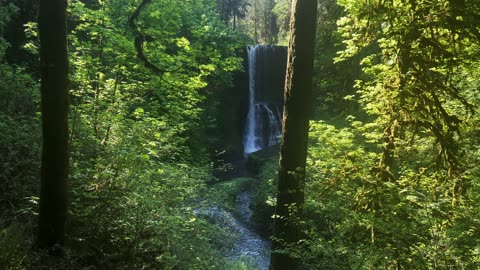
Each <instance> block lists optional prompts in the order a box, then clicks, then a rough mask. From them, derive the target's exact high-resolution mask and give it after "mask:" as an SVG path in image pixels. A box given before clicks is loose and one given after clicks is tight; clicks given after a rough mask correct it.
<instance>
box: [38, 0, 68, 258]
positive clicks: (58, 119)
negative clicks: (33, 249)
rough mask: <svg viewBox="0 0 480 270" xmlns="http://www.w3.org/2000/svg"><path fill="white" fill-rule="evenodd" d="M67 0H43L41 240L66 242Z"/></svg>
mask: <svg viewBox="0 0 480 270" xmlns="http://www.w3.org/2000/svg"><path fill="white" fill-rule="evenodd" d="M66 8H67V0H41V2H40V13H39V18H38V27H39V32H40V65H41V66H40V71H41V95H42V134H43V149H42V169H41V188H40V213H39V235H38V244H39V246H40V247H42V248H48V247H52V246H55V245H63V242H64V226H65V219H66V212H67V195H66V194H67V187H66V185H67V178H68V124H67V112H68V88H67V84H68V80H67V75H68V56H67V29H66Z"/></svg>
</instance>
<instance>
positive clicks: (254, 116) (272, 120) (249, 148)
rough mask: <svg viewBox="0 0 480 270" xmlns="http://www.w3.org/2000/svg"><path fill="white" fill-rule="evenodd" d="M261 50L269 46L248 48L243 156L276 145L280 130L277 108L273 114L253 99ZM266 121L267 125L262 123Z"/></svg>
mask: <svg viewBox="0 0 480 270" xmlns="http://www.w3.org/2000/svg"><path fill="white" fill-rule="evenodd" d="M261 49H269V46H264V45H257V46H254V47H248V75H249V84H248V85H249V98H248V114H247V121H246V128H245V137H244V151H243V152H244V154H245V155H248V154H250V153H252V152H256V151H258V150H261V149H262V148H264V147H268V146H272V145H275V144H277V143H278V138H279V137H280V135H281V130H282V127H281V122H280V119H281V118H280V111H279V110H278V108H276V111H277V113H276V114H275V113H274V112H273V111H272V109H271V108H270V107H269V105H268V103H266V102H259V101H257V100H256V99H255V94H256V90H257V89H256V78H255V76H256V62H257V58H258V57H257V53H258V52H259V50H261ZM263 60H264V61H265V59H263ZM266 119H268V120H267V121H266V122H268V123H264V122H265V120H266ZM265 132H266V134H267V135H266V134H265ZM265 136H266V137H265Z"/></svg>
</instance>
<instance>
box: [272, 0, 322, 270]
mask: <svg viewBox="0 0 480 270" xmlns="http://www.w3.org/2000/svg"><path fill="white" fill-rule="evenodd" d="M316 14H317V1H316V0H294V1H293V2H292V17H291V23H290V41H289V43H290V44H289V48H288V62H287V74H286V79H285V98H284V109H283V130H282V143H281V148H280V169H279V179H278V187H277V204H276V209H275V218H274V222H273V239H272V255H271V259H270V270H283V269H285V270H295V269H298V266H299V260H298V258H297V256H295V255H294V254H292V252H291V251H292V250H291V249H292V248H295V247H296V246H297V243H298V241H299V240H300V239H301V226H300V225H301V222H300V220H301V218H302V208H303V202H304V184H305V166H306V156H307V146H308V129H309V124H308V121H309V117H310V115H311V107H312V100H311V99H312V73H313V58H314V45H315V32H316V30H315V28H316Z"/></svg>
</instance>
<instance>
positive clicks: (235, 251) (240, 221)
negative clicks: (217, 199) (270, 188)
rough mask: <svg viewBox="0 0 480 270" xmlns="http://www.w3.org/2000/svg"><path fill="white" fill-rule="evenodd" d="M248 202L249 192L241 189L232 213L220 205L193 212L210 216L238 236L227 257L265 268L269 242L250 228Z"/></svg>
mask: <svg viewBox="0 0 480 270" xmlns="http://www.w3.org/2000/svg"><path fill="white" fill-rule="evenodd" d="M250 203H251V200H250V194H249V193H248V192H247V191H243V192H241V193H239V194H237V196H236V206H235V211H234V212H233V213H231V212H228V211H226V210H225V209H222V208H220V207H209V208H201V209H197V210H196V211H195V212H196V213H197V214H200V215H205V216H208V217H210V218H212V220H214V221H215V223H219V224H222V225H223V226H225V227H226V228H228V229H229V230H230V231H231V232H232V233H234V234H235V235H236V236H237V237H238V239H237V241H236V242H235V244H234V245H233V246H232V248H231V249H230V250H229V251H228V252H227V254H225V256H226V257H227V258H228V259H230V260H232V261H235V260H240V259H242V258H246V259H247V260H248V261H250V262H252V263H254V264H255V265H256V266H257V267H258V269H261V270H266V269H268V265H269V259H270V243H269V242H268V241H267V240H265V239H263V238H262V237H261V236H259V235H258V234H257V233H256V232H255V231H254V230H253V229H252V222H251V217H252V210H251V209H250Z"/></svg>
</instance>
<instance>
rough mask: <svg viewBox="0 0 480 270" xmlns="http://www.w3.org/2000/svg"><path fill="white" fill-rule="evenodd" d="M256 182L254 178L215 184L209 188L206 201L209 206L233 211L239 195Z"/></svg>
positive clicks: (236, 179) (241, 178)
mask: <svg viewBox="0 0 480 270" xmlns="http://www.w3.org/2000/svg"><path fill="white" fill-rule="evenodd" d="M255 181H256V179H254V178H249V177H239V178H233V179H231V180H228V181H223V182H220V183H217V184H214V185H212V186H211V187H210V188H209V190H208V193H207V195H206V200H205V201H206V203H207V204H212V205H217V206H219V207H222V208H224V209H226V210H233V209H234V208H235V200H236V196H237V194H238V193H240V192H242V191H245V190H247V189H249V188H250V187H251V186H252V184H253V183H254V182H255Z"/></svg>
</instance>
